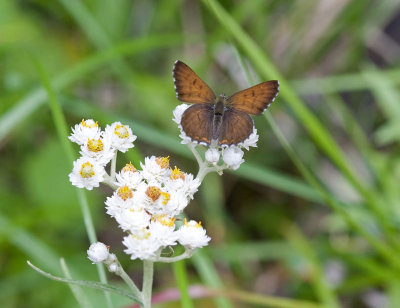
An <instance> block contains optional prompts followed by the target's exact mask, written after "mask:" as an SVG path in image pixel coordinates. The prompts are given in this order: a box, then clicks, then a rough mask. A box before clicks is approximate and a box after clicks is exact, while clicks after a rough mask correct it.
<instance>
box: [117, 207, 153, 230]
mask: <svg viewBox="0 0 400 308" xmlns="http://www.w3.org/2000/svg"><path fill="white" fill-rule="evenodd" d="M115 220H116V221H117V222H118V224H119V227H120V228H121V229H122V230H124V231H130V232H132V233H134V232H135V231H139V230H142V229H143V228H146V227H147V226H148V225H149V223H150V215H149V214H147V213H146V211H144V210H134V209H125V210H122V211H120V212H118V213H117V214H116V215H115Z"/></svg>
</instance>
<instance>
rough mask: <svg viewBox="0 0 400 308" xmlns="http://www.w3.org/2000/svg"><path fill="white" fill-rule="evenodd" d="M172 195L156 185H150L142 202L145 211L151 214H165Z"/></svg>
mask: <svg viewBox="0 0 400 308" xmlns="http://www.w3.org/2000/svg"><path fill="white" fill-rule="evenodd" d="M170 198H171V195H170V194H169V193H168V192H166V191H164V190H162V188H161V187H159V186H157V185H156V184H149V185H148V186H147V188H146V191H145V196H144V198H143V199H142V200H141V201H142V202H143V204H144V206H145V209H146V210H147V211H149V212H150V213H151V214H153V215H155V214H164V213H166V212H165V208H166V205H167V203H168V202H169V200H170Z"/></svg>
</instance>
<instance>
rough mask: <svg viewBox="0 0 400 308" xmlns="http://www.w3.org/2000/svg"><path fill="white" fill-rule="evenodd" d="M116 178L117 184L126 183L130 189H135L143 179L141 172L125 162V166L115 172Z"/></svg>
mask: <svg viewBox="0 0 400 308" xmlns="http://www.w3.org/2000/svg"><path fill="white" fill-rule="evenodd" d="M116 178H117V182H116V184H117V185H118V186H122V185H128V187H129V188H131V189H136V187H137V186H138V185H139V184H140V182H141V181H142V179H143V177H142V174H141V172H139V171H138V170H136V168H135V167H134V166H133V165H132V164H131V163H129V164H126V165H125V167H124V168H122V170H121V171H120V172H119V173H117V174H116Z"/></svg>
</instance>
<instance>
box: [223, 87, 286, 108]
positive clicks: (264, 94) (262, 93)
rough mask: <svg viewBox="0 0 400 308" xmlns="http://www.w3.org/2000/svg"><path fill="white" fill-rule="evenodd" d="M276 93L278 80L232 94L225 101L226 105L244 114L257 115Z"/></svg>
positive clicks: (272, 99)
mask: <svg viewBox="0 0 400 308" xmlns="http://www.w3.org/2000/svg"><path fill="white" fill-rule="evenodd" d="M278 92H279V82H278V80H270V81H266V82H263V83H260V84H258V85H255V86H253V87H251V88H248V89H245V90H242V91H240V92H237V93H235V94H233V95H232V96H231V97H229V98H228V99H227V104H228V106H229V107H233V108H235V109H238V110H241V111H244V112H246V113H250V114H254V115H259V114H261V113H263V112H264V111H265V109H267V107H268V106H269V105H270V104H271V103H272V102H273V101H274V99H275V97H276V96H277V95H278Z"/></svg>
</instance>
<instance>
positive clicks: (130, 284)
mask: <svg viewBox="0 0 400 308" xmlns="http://www.w3.org/2000/svg"><path fill="white" fill-rule="evenodd" d="M118 263H119V262H118ZM116 274H117V275H119V276H120V277H121V278H122V279H123V280H124V281H125V283H126V284H127V285H128V287H129V289H131V290H132V293H133V295H134V296H136V297H137V298H139V299H140V300H141V301H143V298H142V293H141V292H140V290H139V289H138V287H137V286H136V284H135V283H134V282H133V280H132V279H131V277H129V275H128V274H127V273H126V272H125V271H124V269H123V268H122V266H121V264H118V272H116Z"/></svg>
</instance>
